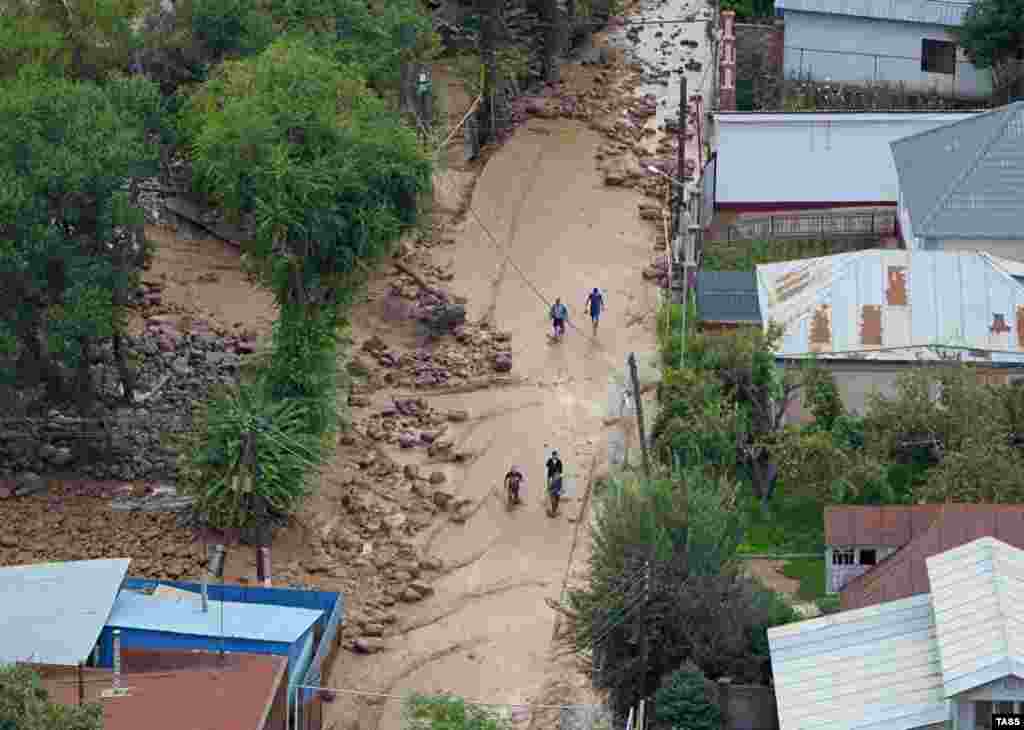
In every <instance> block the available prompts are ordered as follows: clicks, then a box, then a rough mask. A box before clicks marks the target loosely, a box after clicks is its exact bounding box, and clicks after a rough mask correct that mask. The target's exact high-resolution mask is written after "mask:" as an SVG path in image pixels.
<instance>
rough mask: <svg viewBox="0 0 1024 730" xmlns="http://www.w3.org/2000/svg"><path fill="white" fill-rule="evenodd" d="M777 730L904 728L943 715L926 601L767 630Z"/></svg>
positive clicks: (918, 598) (909, 600)
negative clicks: (778, 729)
mask: <svg viewBox="0 0 1024 730" xmlns="http://www.w3.org/2000/svg"><path fill="white" fill-rule="evenodd" d="M768 642H769V646H770V648H771V656H772V674H773V676H774V681H775V699H776V702H777V705H778V712H779V727H780V730H818V729H819V728H820V730H826V729H827V730H868V729H869V728H871V729H874V728H879V729H882V728H884V729H885V730H909V728H917V727H920V726H922V725H928V724H930V723H933V722H941V721H943V720H945V719H946V718H947V706H946V701H945V697H944V696H943V691H942V668H941V666H940V663H939V652H938V649H937V647H936V645H935V624H934V621H933V619H932V610H931V603H930V601H929V597H928V596H927V595H924V596H913V597H911V598H905V599H903V600H900V601H893V602H891V603H884V604H880V605H878V606H871V607H869V608H862V609H858V610H856V611H844V612H841V613H837V614H832V615H829V616H823V617H821V618H816V619H812V620H810V621H800V622H798V623H794V624H788V625H786V626H780V627H777V628H773V629H769V630H768Z"/></svg>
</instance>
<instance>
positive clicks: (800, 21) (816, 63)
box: [783, 10, 992, 98]
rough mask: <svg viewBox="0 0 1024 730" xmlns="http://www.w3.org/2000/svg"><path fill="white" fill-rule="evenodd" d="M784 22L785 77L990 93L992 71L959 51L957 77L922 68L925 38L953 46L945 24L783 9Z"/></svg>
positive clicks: (971, 94) (958, 93)
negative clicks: (983, 67)
mask: <svg viewBox="0 0 1024 730" xmlns="http://www.w3.org/2000/svg"><path fill="white" fill-rule="evenodd" d="M784 19H785V22H786V31H785V32H786V34H785V53H784V60H783V68H784V73H785V75H786V77H787V78H788V77H790V76H791V75H793V74H806V73H810V74H811V76H812V77H813V78H815V79H817V80H822V79H825V78H826V77H829V78H831V79H832V80H833V81H846V82H864V81H890V82H897V81H903V82H905V83H906V84H907V86H908V88H911V89H916V90H925V89H928V88H931V87H932V86H936V87H937V88H938V90H939V91H940V92H941V93H945V94H955V95H956V96H962V97H967V98H980V97H984V96H987V95H988V94H990V93H991V91H992V82H991V75H990V73H989V72H988V71H984V70H979V69H976V68H975V67H974V66H972V65H971V64H970V63H967V62H966V59H965V58H964V57H963V56H962V55H961V54H959V53H958V60H959V61H960V62H959V63H957V72H956V74H955V75H952V74H936V73H926V72H924V71H922V70H921V41H922V40H923V39H925V38H929V39H932V40H943V41H954V42H955V38H954V37H953V35H952V34H951V33H950V32H949V30H948V29H946V28H944V27H943V26H940V25H925V24H923V23H902V22H896V21H885V20H876V19H871V18H856V17H852V16H848V15H835V14H831V13H803V12H799V11H793V10H787V11H784ZM800 49H804V50H803V51H801V50H800ZM836 51H839V52H841V53H836ZM854 53H856V54H857V55H853V54H854ZM872 54H875V55H872Z"/></svg>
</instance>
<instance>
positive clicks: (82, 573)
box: [0, 558, 131, 665]
mask: <svg viewBox="0 0 1024 730" xmlns="http://www.w3.org/2000/svg"><path fill="white" fill-rule="evenodd" d="M130 563H131V560H130V559H129V558H117V559H113V560H79V561H74V562H67V563H42V564H38V565H16V566H13V567H8V568H0V664H3V663H9V662H18V661H32V662H37V663H40V664H68V665H74V664H78V663H79V662H84V661H85V660H86V659H87V658H88V656H89V654H91V653H92V650H93V647H94V646H95V645H96V641H97V640H98V639H99V636H100V633H101V632H102V631H103V625H104V624H105V623H106V621H107V617H108V616H110V610H111V607H112V606H113V605H114V600H115V599H116V597H117V592H118V590H119V589H120V587H121V583H122V582H123V581H124V577H125V574H126V573H127V572H128V565H129V564H130Z"/></svg>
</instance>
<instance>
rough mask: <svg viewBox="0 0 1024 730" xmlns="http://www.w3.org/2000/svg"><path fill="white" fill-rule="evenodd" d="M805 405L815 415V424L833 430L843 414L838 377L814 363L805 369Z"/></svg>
mask: <svg viewBox="0 0 1024 730" xmlns="http://www.w3.org/2000/svg"><path fill="white" fill-rule="evenodd" d="M803 385H804V388H803V391H804V393H803V395H804V407H805V408H807V410H809V411H810V412H811V415H812V416H814V424H815V425H816V426H817V427H818V428H820V429H822V430H824V431H831V430H832V428H833V426H835V423H836V419H837V418H839V417H840V416H841V415H843V412H844V409H843V401H842V399H841V398H840V396H839V388H838V386H836V379H835V378H834V377H833V376H832V373H831V372H830V371H829V370H826V369H825V368H824V367H821V366H820V365H817V364H813V363H812V365H811V367H809V368H807V369H806V370H805V371H804V383H803Z"/></svg>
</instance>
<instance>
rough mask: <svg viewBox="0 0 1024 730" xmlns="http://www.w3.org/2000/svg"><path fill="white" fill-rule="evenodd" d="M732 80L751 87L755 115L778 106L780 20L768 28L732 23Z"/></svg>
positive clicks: (780, 48) (780, 80) (780, 78)
mask: <svg viewBox="0 0 1024 730" xmlns="http://www.w3.org/2000/svg"><path fill="white" fill-rule="evenodd" d="M735 28H736V31H735V32H736V78H737V80H738V81H739V82H741V83H743V82H750V83H752V85H753V97H754V98H753V104H754V110H755V111H761V110H765V111H774V110H776V109H779V108H780V107H781V104H782V77H783V75H782V57H783V37H784V35H785V32H784V26H783V23H782V20H781V19H779V20H776V21H774V22H773V23H771V24H757V25H755V24H748V23H736V26H735Z"/></svg>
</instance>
